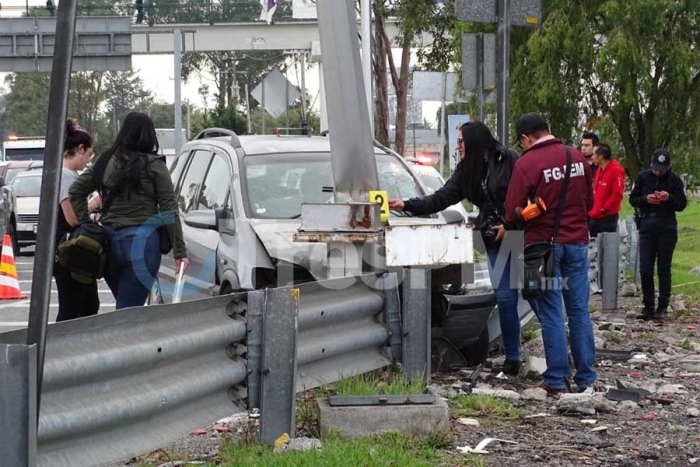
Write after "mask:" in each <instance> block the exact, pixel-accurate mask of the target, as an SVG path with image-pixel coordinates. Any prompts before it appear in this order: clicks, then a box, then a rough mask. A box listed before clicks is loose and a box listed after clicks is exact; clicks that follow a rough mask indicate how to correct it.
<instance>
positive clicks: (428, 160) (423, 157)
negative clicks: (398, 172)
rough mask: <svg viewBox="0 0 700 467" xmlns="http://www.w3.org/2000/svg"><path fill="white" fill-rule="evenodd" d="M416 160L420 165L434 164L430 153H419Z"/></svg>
mask: <svg viewBox="0 0 700 467" xmlns="http://www.w3.org/2000/svg"><path fill="white" fill-rule="evenodd" d="M415 160H416V163H418V164H420V165H433V157H432V156H430V155H428V154H418V155H417V156H416V159H415Z"/></svg>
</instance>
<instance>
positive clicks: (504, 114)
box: [498, 0, 510, 147]
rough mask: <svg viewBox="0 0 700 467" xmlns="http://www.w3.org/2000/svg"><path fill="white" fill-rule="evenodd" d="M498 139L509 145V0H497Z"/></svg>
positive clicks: (506, 145)
mask: <svg viewBox="0 0 700 467" xmlns="http://www.w3.org/2000/svg"><path fill="white" fill-rule="evenodd" d="M498 41H499V47H498V80H499V83H498V139H499V141H500V142H501V144H502V145H504V146H505V147H509V146H510V144H509V141H508V140H509V139H510V138H509V122H508V118H509V114H510V108H509V92H510V86H509V85H510V79H509V75H510V0H498Z"/></svg>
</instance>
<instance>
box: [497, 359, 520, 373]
mask: <svg viewBox="0 0 700 467" xmlns="http://www.w3.org/2000/svg"><path fill="white" fill-rule="evenodd" d="M520 366H521V364H520V360H506V361H505V362H503V367H502V368H501V371H502V372H503V374H506V375H508V376H518V374H520Z"/></svg>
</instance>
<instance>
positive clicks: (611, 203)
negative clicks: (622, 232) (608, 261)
mask: <svg viewBox="0 0 700 467" xmlns="http://www.w3.org/2000/svg"><path fill="white" fill-rule="evenodd" d="M593 163H594V164H595V165H596V167H598V170H597V171H596V173H595V177H594V182H593V208H591V210H590V211H588V217H590V221H589V222H588V227H589V231H590V234H591V238H595V237H597V236H598V234H599V233H600V232H617V221H618V219H619V214H620V209H621V208H622V198H623V196H624V191H625V169H623V168H622V166H621V165H620V163H619V162H617V161H616V160H614V159H613V158H612V151H611V150H610V146H608V145H607V144H600V145H599V146H598V147H597V148H596V150H595V153H594V155H593Z"/></svg>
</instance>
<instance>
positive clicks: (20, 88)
mask: <svg viewBox="0 0 700 467" xmlns="http://www.w3.org/2000/svg"><path fill="white" fill-rule="evenodd" d="M50 82H51V78H50V76H49V74H48V73H20V74H18V73H11V74H9V75H7V76H6V77H5V86H7V89H8V94H7V95H6V96H5V109H4V112H3V120H4V122H5V130H6V131H7V132H8V133H13V134H16V135H18V136H41V135H45V134H46V121H47V116H48V108H49V88H50Z"/></svg>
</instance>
